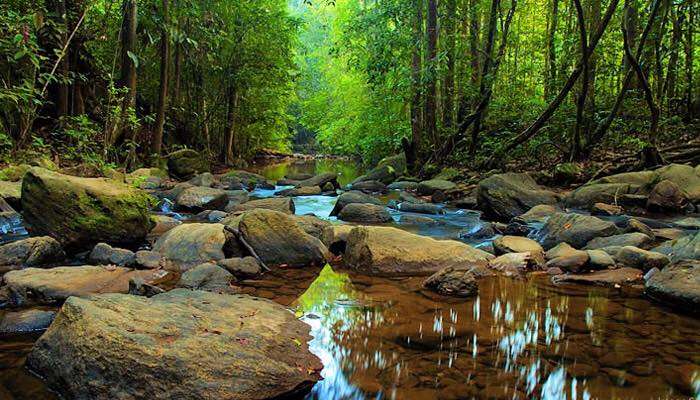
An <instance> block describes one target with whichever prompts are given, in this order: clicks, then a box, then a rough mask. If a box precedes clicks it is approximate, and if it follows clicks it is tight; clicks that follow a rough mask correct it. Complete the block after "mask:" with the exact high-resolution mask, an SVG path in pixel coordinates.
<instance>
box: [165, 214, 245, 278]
mask: <svg viewBox="0 0 700 400" xmlns="http://www.w3.org/2000/svg"><path fill="white" fill-rule="evenodd" d="M153 251H155V252H158V253H160V254H161V255H162V256H163V258H165V259H166V261H167V262H168V263H170V264H172V265H173V266H174V267H175V269H176V270H179V271H181V272H184V271H186V270H188V269H189V268H192V267H194V266H196V265H199V264H203V263H207V262H210V261H217V260H223V259H224V258H227V257H231V256H237V255H240V254H242V251H241V250H240V249H239V248H238V246H237V244H236V242H235V240H233V238H232V237H231V236H230V234H228V233H227V232H226V231H225V229H224V225H222V224H198V223H197V224H183V225H179V226H177V227H175V228H173V229H171V230H169V231H168V232H167V233H166V234H165V235H163V236H161V237H160V239H158V241H156V243H155V244H154V245H153Z"/></svg>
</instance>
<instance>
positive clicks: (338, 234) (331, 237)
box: [321, 225, 354, 254]
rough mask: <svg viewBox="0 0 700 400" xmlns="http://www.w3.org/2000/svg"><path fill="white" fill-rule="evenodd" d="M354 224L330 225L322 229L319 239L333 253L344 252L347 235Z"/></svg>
mask: <svg viewBox="0 0 700 400" xmlns="http://www.w3.org/2000/svg"><path fill="white" fill-rule="evenodd" d="M353 228H354V226H351V225H331V226H328V227H326V228H324V229H323V234H322V236H321V241H322V242H323V244H324V245H326V247H327V248H328V250H330V251H331V252H332V253H333V254H342V253H344V252H345V246H346V243H347V240H348V235H349V234H350V231H352V230H353Z"/></svg>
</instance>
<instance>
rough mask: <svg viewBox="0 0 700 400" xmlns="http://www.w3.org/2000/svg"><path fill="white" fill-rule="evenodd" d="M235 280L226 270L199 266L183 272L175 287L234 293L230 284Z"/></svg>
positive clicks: (203, 265)
mask: <svg viewBox="0 0 700 400" xmlns="http://www.w3.org/2000/svg"><path fill="white" fill-rule="evenodd" d="M234 280H235V278H234V277H233V275H231V273H230V272H228V271H227V270H226V269H224V268H221V267H220V266H218V265H216V264H212V263H206V264H200V265H197V266H196V267H194V268H192V269H189V270H187V271H185V273H183V274H182V276H181V277H180V282H178V284H177V286H178V287H181V288H185V289H192V290H206V291H208V292H213V293H234V291H233V288H232V287H231V285H230V283H231V282H232V281H234Z"/></svg>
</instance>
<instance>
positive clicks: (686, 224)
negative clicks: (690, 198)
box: [673, 217, 700, 229]
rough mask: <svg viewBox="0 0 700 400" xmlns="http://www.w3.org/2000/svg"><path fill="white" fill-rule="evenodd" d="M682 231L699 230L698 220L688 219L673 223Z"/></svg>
mask: <svg viewBox="0 0 700 400" xmlns="http://www.w3.org/2000/svg"><path fill="white" fill-rule="evenodd" d="M673 224H674V225H675V226H678V227H680V228H683V229H700V218H698V217H688V218H683V219H681V220H678V221H676V222H674V223H673Z"/></svg>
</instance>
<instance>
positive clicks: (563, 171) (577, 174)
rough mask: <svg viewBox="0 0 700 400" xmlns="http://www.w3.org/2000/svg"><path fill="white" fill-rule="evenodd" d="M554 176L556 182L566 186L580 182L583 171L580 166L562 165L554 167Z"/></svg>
mask: <svg viewBox="0 0 700 400" xmlns="http://www.w3.org/2000/svg"><path fill="white" fill-rule="evenodd" d="M552 175H553V177H554V182H556V183H557V184H563V185H566V184H570V183H574V182H577V181H579V180H580V179H581V176H582V175H583V170H582V169H581V166H580V165H578V164H574V163H561V164H557V165H556V166H555V167H554V172H553V174H552Z"/></svg>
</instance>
